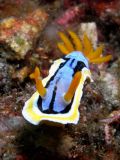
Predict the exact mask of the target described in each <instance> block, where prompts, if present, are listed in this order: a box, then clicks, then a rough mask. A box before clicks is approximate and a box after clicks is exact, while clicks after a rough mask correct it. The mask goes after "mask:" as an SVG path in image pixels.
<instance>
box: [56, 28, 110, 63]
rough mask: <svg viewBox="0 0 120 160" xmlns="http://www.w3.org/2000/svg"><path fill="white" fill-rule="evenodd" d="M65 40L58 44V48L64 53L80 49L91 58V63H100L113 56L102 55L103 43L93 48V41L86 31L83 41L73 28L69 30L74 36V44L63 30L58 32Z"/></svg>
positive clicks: (71, 35) (72, 36)
mask: <svg viewBox="0 0 120 160" xmlns="http://www.w3.org/2000/svg"><path fill="white" fill-rule="evenodd" d="M58 34H59V36H60V38H61V40H62V41H63V42H59V43H58V44H57V46H58V48H59V49H60V51H61V52H62V53H63V54H65V55H66V54H69V53H71V52H72V51H80V52H82V53H83V54H84V56H85V57H86V58H87V59H88V60H89V62H90V63H94V64H99V63H102V62H107V61H109V60H111V58H112V56H111V55H107V56H104V57H103V56H101V54H102V52H103V48H104V46H103V45H100V46H99V47H98V48H97V49H96V50H94V49H93V46H92V43H91V41H90V39H89V38H88V36H87V34H86V33H84V36H83V41H81V40H80V38H79V36H78V35H77V34H76V33H74V32H73V31H71V30H68V34H69V35H70V37H71V38H72V41H73V44H74V45H73V44H72V42H71V41H70V39H69V38H68V37H67V36H66V35H65V34H64V33H62V32H59V33H58Z"/></svg>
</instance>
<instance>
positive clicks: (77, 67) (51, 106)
mask: <svg viewBox="0 0 120 160" xmlns="http://www.w3.org/2000/svg"><path fill="white" fill-rule="evenodd" d="M65 60H66V61H65V62H63V63H61V64H60V66H59V67H58V69H57V70H56V72H55V73H54V75H53V76H52V77H51V78H50V79H49V81H48V82H47V83H46V86H45V87H46V88H47V87H48V86H49V84H50V82H51V81H53V80H54V78H55V76H56V74H57V73H58V71H59V70H60V69H61V68H62V67H64V66H65V64H66V63H67V62H68V61H69V60H71V59H65ZM74 62H75V59H72V60H71V62H70V65H69V66H70V67H71V68H72V65H73V64H74ZM84 67H86V65H85V64H84V62H82V61H78V62H77V63H76V65H75V66H74V68H73V71H74V72H73V75H72V76H74V75H75V73H76V72H78V71H81V70H82V69H83V68H84ZM58 81H59V80H58ZM58 81H57V82H58ZM57 82H56V86H55V87H54V91H53V94H52V98H51V102H50V104H48V105H49V106H48V109H47V110H43V108H42V98H41V97H40V96H39V98H38V102H37V104H38V108H39V109H40V111H42V112H43V113H47V114H57V113H67V112H69V110H70V108H71V105H72V102H73V99H74V97H73V99H72V101H71V103H70V104H68V105H67V106H66V108H65V109H64V110H62V111H61V112H56V111H54V102H55V97H56V91H57Z"/></svg>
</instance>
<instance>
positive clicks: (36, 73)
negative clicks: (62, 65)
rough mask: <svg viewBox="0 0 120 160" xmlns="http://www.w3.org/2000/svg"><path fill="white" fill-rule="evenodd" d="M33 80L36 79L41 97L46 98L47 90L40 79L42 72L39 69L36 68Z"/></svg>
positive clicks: (32, 76)
mask: <svg viewBox="0 0 120 160" xmlns="http://www.w3.org/2000/svg"><path fill="white" fill-rule="evenodd" d="M30 78H31V79H35V83H36V89H37V91H38V93H39V94H40V96H41V97H44V96H45V95H46V93H47V91H46V88H44V86H43V84H42V80H41V79H40V70H39V68H38V67H36V68H35V71H34V73H32V74H30Z"/></svg>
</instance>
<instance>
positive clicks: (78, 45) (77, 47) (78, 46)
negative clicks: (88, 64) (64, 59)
mask: <svg viewBox="0 0 120 160" xmlns="http://www.w3.org/2000/svg"><path fill="white" fill-rule="evenodd" d="M68 33H69V35H70V36H71V38H72V39H73V43H74V45H75V50H76V51H82V42H81V40H80V38H79V37H78V35H77V34H76V33H74V32H72V31H70V30H68Z"/></svg>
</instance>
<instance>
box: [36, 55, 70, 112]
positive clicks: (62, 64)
mask: <svg viewBox="0 0 120 160" xmlns="http://www.w3.org/2000/svg"><path fill="white" fill-rule="evenodd" d="M62 59H63V60H65V62H62V63H61V64H60V66H59V67H58V69H57V70H56V72H55V73H54V75H53V76H52V77H51V78H50V79H49V81H48V82H47V83H46V85H45V87H46V88H47V87H48V86H49V84H50V82H51V81H53V80H54V78H55V76H56V74H57V73H58V71H59V70H60V69H61V68H62V67H64V65H65V64H66V63H67V62H68V60H69V59H70V58H65V57H64V58H62ZM54 92H55V89H54V91H53V94H54ZM55 94H56V93H55ZM52 98H53V95H52ZM50 103H51V102H50ZM37 105H38V108H39V109H40V111H42V112H43V113H57V112H55V111H53V109H52V110H51V109H47V110H43V108H42V98H41V97H40V96H39V98H38V102H37ZM49 106H50V104H49ZM52 108H53V107H52Z"/></svg>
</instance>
